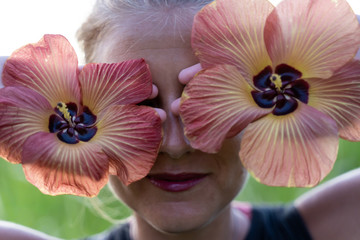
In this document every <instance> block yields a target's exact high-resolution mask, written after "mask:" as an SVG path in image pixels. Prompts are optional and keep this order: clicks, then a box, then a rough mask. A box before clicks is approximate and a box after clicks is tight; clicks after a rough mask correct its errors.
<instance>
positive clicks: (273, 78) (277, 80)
mask: <svg viewBox="0 0 360 240" xmlns="http://www.w3.org/2000/svg"><path fill="white" fill-rule="evenodd" d="M270 81H271V82H273V83H274V84H275V87H276V88H277V90H278V91H281V87H282V81H281V77H280V75H278V74H272V75H271V77H270Z"/></svg>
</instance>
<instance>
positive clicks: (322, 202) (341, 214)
mask: <svg viewBox="0 0 360 240" xmlns="http://www.w3.org/2000/svg"><path fill="white" fill-rule="evenodd" d="M359 186H360V169H356V170H353V171H351V172H348V173H346V174H344V175H342V176H339V177H337V178H334V179H332V180H330V181H328V182H326V183H325V184H322V185H321V186H319V187H316V188H314V189H312V190H311V191H310V192H308V193H307V194H305V195H303V196H302V197H300V198H299V199H298V200H296V202H295V206H296V207H297V208H298V209H299V212H300V214H301V215H302V216H303V218H304V221H305V223H306V225H307V226H308V229H309V231H310V232H311V235H312V236H313V237H314V239H326V240H332V239H334V240H337V239H349V240H352V239H354V240H357V239H360V228H359V216H360V201H359V199H360V187H359Z"/></svg>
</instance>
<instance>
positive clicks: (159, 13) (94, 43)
mask: <svg viewBox="0 0 360 240" xmlns="http://www.w3.org/2000/svg"><path fill="white" fill-rule="evenodd" d="M212 1H213V0H97V1H96V3H95V5H94V8H93V11H92V13H91V14H90V16H89V17H88V19H87V21H86V22H85V23H84V24H83V25H82V26H81V28H80V29H79V30H78V33H77V38H78V41H79V44H80V46H81V47H82V48H83V51H84V53H85V61H86V62H95V61H96V56H97V52H96V49H98V48H99V45H100V43H101V42H102V41H103V40H104V39H105V37H106V36H108V35H109V34H110V33H112V32H114V31H116V30H117V29H118V28H120V27H121V24H122V23H123V24H125V23H124V19H131V18H132V17H134V16H139V15H140V16H144V18H143V19H142V22H144V21H158V22H159V23H161V24H167V23H169V21H171V20H172V22H171V24H174V25H179V24H181V22H182V18H185V17H187V14H186V13H192V14H193V13H194V12H197V11H199V10H200V9H201V8H202V7H203V6H205V5H206V4H208V3H210V2H212ZM138 24H141V22H139V23H138ZM174 29H175V26H174ZM144 34H145V33H144Z"/></svg>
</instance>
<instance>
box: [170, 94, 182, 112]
mask: <svg viewBox="0 0 360 240" xmlns="http://www.w3.org/2000/svg"><path fill="white" fill-rule="evenodd" d="M180 101H181V98H178V99H176V100H174V101H173V102H172V103H171V111H172V113H173V114H174V115H175V116H178V115H179V114H180Z"/></svg>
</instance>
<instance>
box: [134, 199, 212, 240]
mask: <svg viewBox="0 0 360 240" xmlns="http://www.w3.org/2000/svg"><path fill="white" fill-rule="evenodd" d="M188 208H189V206H188ZM155 215H156V216H154V215H152V216H148V217H141V218H143V219H142V220H145V221H146V222H147V223H148V224H149V225H150V226H152V227H153V228H154V229H156V230H158V231H159V232H163V233H168V234H175V233H177V234H178V233H188V232H192V231H196V230H199V229H201V228H203V227H205V226H207V225H208V224H209V223H210V222H211V221H212V220H213V218H214V216H211V215H212V214H209V212H208V211H203V209H187V210H186V211H182V210H177V211H172V212H170V213H169V212H166V211H162V212H161V213H160V212H157V213H156V214H155ZM137 217H140V216H137Z"/></svg>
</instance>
